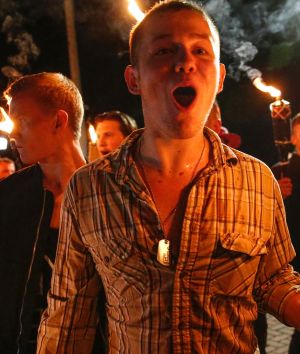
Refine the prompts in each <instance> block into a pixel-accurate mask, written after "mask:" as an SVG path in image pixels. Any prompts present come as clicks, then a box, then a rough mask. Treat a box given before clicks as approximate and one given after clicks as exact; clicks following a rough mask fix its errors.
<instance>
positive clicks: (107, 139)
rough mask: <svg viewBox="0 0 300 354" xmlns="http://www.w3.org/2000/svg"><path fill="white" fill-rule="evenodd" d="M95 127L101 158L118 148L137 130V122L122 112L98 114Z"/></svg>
mask: <svg viewBox="0 0 300 354" xmlns="http://www.w3.org/2000/svg"><path fill="white" fill-rule="evenodd" d="M94 126H95V132H96V135H97V141H96V146H97V149H98V152H99V155H100V157H102V156H104V155H106V154H108V153H109V152H111V151H113V150H115V149H116V148H118V147H119V146H120V144H121V143H122V142H123V140H124V139H125V138H126V137H127V136H128V135H129V134H130V133H132V132H133V131H134V130H136V129H137V124H136V121H135V120H134V119H133V118H132V117H130V116H129V115H128V114H126V113H123V112H120V111H110V112H104V113H101V114H97V115H96V117H95V118H94Z"/></svg>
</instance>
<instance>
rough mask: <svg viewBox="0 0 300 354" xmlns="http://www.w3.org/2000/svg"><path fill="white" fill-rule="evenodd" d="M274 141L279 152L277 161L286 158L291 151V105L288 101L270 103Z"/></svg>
mask: <svg viewBox="0 0 300 354" xmlns="http://www.w3.org/2000/svg"><path fill="white" fill-rule="evenodd" d="M270 110H271V116H272V126H273V136H274V143H275V145H276V147H277V150H278V154H279V161H280V162H284V161H287V160H288V154H289V152H291V151H292V144H291V120H290V118H291V107H290V103H289V102H288V101H285V100H283V99H280V100H276V101H275V102H273V103H271V104H270Z"/></svg>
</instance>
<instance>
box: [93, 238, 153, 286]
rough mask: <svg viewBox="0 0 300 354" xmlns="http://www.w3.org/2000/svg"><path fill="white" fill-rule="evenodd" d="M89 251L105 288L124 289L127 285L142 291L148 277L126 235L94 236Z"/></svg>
mask: <svg viewBox="0 0 300 354" xmlns="http://www.w3.org/2000/svg"><path fill="white" fill-rule="evenodd" d="M89 250H90V252H91V254H92V257H93V259H94V262H95V265H96V268H97V271H98V273H99V274H100V276H101V278H102V280H103V281H104V283H105V284H106V286H107V288H108V289H109V288H114V289H117V288H118V289H123V290H124V289H126V288H128V285H130V286H132V287H134V288H135V289H136V290H138V291H142V290H143V289H144V288H145V286H146V285H147V281H148V277H147V272H146V268H145V265H144V264H143V261H142V257H141V254H140V252H139V250H138V248H137V246H136V245H135V243H134V241H132V240H131V238H130V237H128V235H125V234H124V235H122V234H121V233H118V235H111V234H106V235H105V237H103V235H101V234H100V233H97V234H96V237H95V239H94V240H93V242H90V243H89ZM120 291H121V290H120Z"/></svg>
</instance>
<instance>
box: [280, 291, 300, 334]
mask: <svg viewBox="0 0 300 354" xmlns="http://www.w3.org/2000/svg"><path fill="white" fill-rule="evenodd" d="M282 311H283V319H284V322H285V323H286V324H287V325H289V326H291V327H295V328H296V329H297V330H298V331H300V286H299V289H298V291H297V292H296V293H294V294H292V295H291V296H289V297H288V298H287V299H286V301H285V302H284V307H283V310H282Z"/></svg>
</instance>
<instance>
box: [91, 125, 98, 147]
mask: <svg viewBox="0 0 300 354" xmlns="http://www.w3.org/2000/svg"><path fill="white" fill-rule="evenodd" d="M89 135H90V140H91V142H92V144H96V141H97V134H96V131H95V128H94V126H93V125H92V124H90V126H89Z"/></svg>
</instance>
